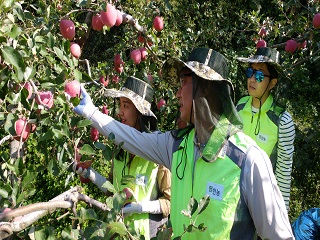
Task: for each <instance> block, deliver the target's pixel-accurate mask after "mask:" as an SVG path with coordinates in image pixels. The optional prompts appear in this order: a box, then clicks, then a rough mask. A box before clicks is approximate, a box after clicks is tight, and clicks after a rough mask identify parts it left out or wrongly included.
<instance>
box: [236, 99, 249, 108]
mask: <svg viewBox="0 0 320 240" xmlns="http://www.w3.org/2000/svg"><path fill="white" fill-rule="evenodd" d="M249 99H250V96H245V97H242V98H241V99H240V100H239V101H238V103H237V106H236V109H237V111H238V112H239V111H241V110H242V109H243V108H244V106H245V105H246V103H247V102H248V101H249Z"/></svg>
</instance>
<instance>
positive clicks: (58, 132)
mask: <svg viewBox="0 0 320 240" xmlns="http://www.w3.org/2000/svg"><path fill="white" fill-rule="evenodd" d="M52 133H53V136H54V137H55V138H57V139H60V138H62V137H63V136H67V137H68V135H66V134H65V133H64V132H63V131H61V130H58V129H55V128H54V129H52Z"/></svg>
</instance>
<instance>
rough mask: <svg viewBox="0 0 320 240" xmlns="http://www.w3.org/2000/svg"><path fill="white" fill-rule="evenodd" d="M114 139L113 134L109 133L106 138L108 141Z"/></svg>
mask: <svg viewBox="0 0 320 240" xmlns="http://www.w3.org/2000/svg"><path fill="white" fill-rule="evenodd" d="M115 138H116V136H115V135H114V133H113V132H111V133H110V134H109V136H108V140H114V139H115Z"/></svg>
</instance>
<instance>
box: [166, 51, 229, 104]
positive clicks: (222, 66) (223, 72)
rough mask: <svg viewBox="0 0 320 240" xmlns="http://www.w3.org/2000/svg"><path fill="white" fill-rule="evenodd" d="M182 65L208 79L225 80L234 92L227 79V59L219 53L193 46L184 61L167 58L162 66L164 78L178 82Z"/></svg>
mask: <svg viewBox="0 0 320 240" xmlns="http://www.w3.org/2000/svg"><path fill="white" fill-rule="evenodd" d="M184 67H187V68H189V69H190V70H191V71H192V72H194V73H195V74H196V75H198V76H199V77H201V78H203V79H206V80H209V81H227V82H228V83H229V85H230V87H231V89H232V91H233V92H234V88H233V85H232V82H231V81H230V80H228V79H227V77H228V73H229V68H228V63H227V59H226V58H225V57H224V56H223V55H222V54H221V53H219V52H217V51H214V50H213V49H210V48H195V49H194V50H192V52H191V53H190V55H189V57H188V59H187V61H185V62H184V61H182V60H180V59H178V58H171V59H168V60H167V61H166V62H165V63H164V64H163V67H162V74H163V78H164V80H165V81H167V82H173V81H174V82H175V83H178V82H179V79H180V76H179V74H180V71H181V69H182V68H184ZM232 97H233V98H234V96H232Z"/></svg>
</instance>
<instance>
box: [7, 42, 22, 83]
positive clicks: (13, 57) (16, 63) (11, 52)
mask: <svg viewBox="0 0 320 240" xmlns="http://www.w3.org/2000/svg"><path fill="white" fill-rule="evenodd" d="M1 51H2V55H3V57H4V60H5V61H6V62H7V63H9V64H11V65H12V66H13V67H14V69H15V70H16V74H17V76H18V79H19V80H20V81H22V80H23V74H24V70H25V64H24V62H23V59H22V56H21V55H20V53H19V52H18V51H17V50H15V49H14V48H12V47H9V46H4V47H3V48H2V49H1Z"/></svg>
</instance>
